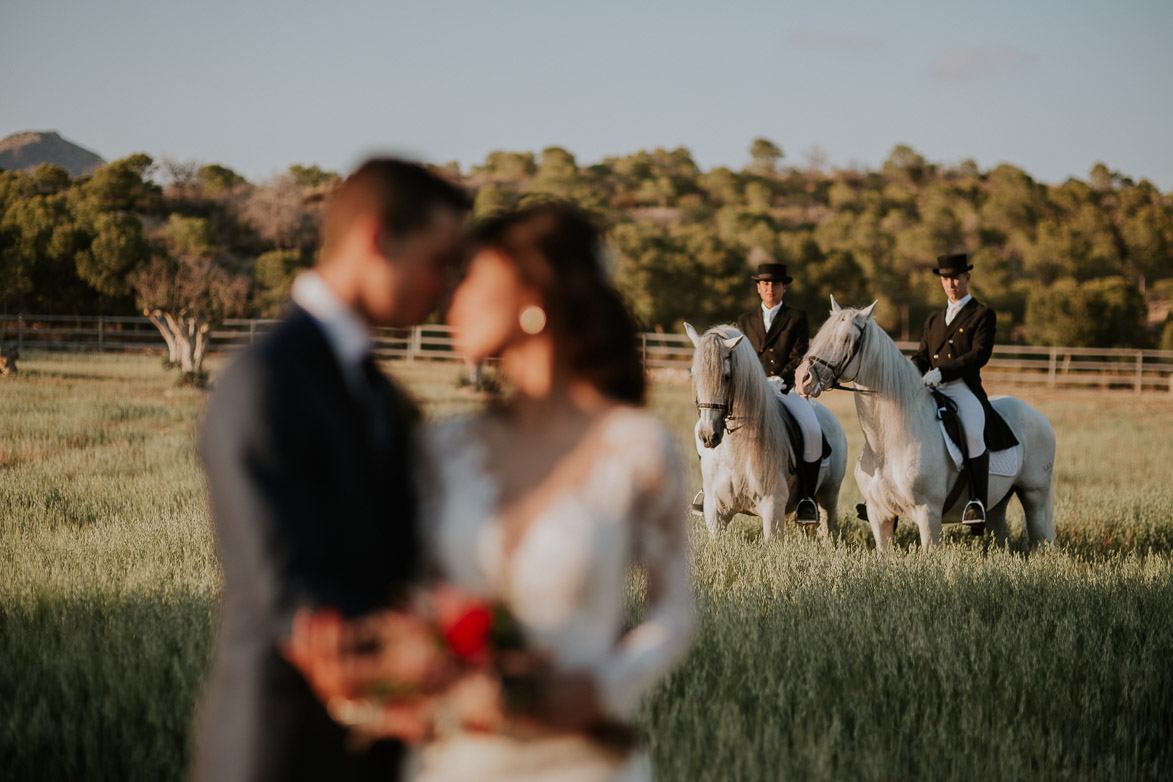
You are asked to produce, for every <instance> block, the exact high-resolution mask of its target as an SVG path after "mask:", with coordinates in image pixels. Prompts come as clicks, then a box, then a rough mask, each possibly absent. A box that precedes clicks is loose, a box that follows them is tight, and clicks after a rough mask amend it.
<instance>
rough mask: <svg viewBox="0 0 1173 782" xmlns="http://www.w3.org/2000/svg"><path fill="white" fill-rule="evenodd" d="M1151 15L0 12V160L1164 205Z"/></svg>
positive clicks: (1161, 67) (1164, 9)
mask: <svg viewBox="0 0 1173 782" xmlns="http://www.w3.org/2000/svg"><path fill="white" fill-rule="evenodd" d="M1171 38H1173V0H1116V1H1115V2H1090V1H1089V0H1013V1H1012V2H1011V1H1008V0H983V2H968V3H953V2H948V1H947V0H932V1H931V2H919V1H917V2H899V0H887V1H886V2H874V1H872V2H868V1H866V0H823V2H810V1H809V0H808V1H807V2H802V3H785V2H779V1H778V0H774V1H773V2H756V1H752V0H724V2H707V3H703V2H692V1H691V0H676V1H675V2H638V0H623V1H622V2H620V1H618V0H593V1H592V2H578V3H563V2H556V1H555V0H546V1H545V2H525V1H514V0H494V1H493V2H481V3H473V2H463V3H462V2H452V1H451V0H430V1H428V0H419V1H415V2H395V1H393V0H383V1H379V0H355V1H354V2H345V1H344V0H336V2H332V3H324V2H310V1H309V0H283V1H282V2H276V1H275V0H265V1H264V2H260V1H258V2H248V1H247V0H202V1H201V2H190V1H184V2H175V0H138V1H132V0H105V1H100V0H88V1H87V0H0V136H4V135H8V134H9V133H13V132H16V131H19V130H49V129H53V130H57V131H59V132H60V133H61V134H62V135H63V136H64V137H66V138H67V139H69V140H71V141H74V142H76V143H79V144H81V145H82V146H85V147H87V148H89V149H92V150H94V151H95V152H97V153H98V154H100V155H102V156H103V157H105V158H106V159H107V160H113V159H115V158H118V157H122V156H124V155H127V154H130V153H132V152H137V151H143V152H147V153H148V154H150V155H153V156H155V157H159V156H162V155H170V156H172V157H176V158H180V159H196V160H199V161H202V162H218V163H222V164H224V165H227V166H229V167H231V168H234V169H236V170H237V171H239V172H241V173H242V174H244V175H245V176H247V177H249V178H250V179H260V178H265V177H267V176H269V175H271V174H273V173H276V172H278V171H282V170H284V169H285V168H287V167H288V166H289V165H290V164H293V163H302V164H310V163H317V164H319V165H321V166H323V167H326V168H331V169H336V170H339V171H342V172H346V171H348V170H349V169H351V168H352V167H353V166H354V165H355V164H356V163H357V162H359V161H360V160H361V159H362V158H363V157H364V156H366V155H367V154H370V153H372V152H395V153H398V154H406V155H409V156H412V157H418V158H422V159H425V160H429V161H432V162H436V163H443V162H447V161H449V160H459V161H460V162H461V164H462V165H464V166H465V167H467V166H468V165H469V164H472V163H478V162H480V161H482V160H483V159H484V157H485V155H486V154H487V153H488V152H489V151H491V150H494V149H512V150H522V149H525V150H533V151H535V152H537V151H539V150H541V148H543V147H545V146H549V145H558V146H563V147H565V148H567V149H569V150H570V151H571V152H573V153H574V154H575V155H576V157H577V158H578V160H579V162H580V163H581V164H589V163H593V162H597V161H599V160H601V159H602V158H603V157H606V156H611V155H626V154H630V153H632V152H635V151H637V150H639V149H651V148H654V147H658V146H660V147H668V148H673V147H677V146H684V147H687V148H688V149H690V150H691V151H692V153H693V156H694V158H695V159H696V161H697V162H698V163H699V164H700V165H701V166H702V167H703V168H711V167H713V166H718V165H728V166H732V167H741V166H742V165H744V164H745V163H746V162H748V152H747V150H748V148H749V144H750V141H751V140H752V139H753V138H755V137H757V136H765V137H767V138H770V139H772V140H773V141H775V142H776V143H777V144H779V145H780V146H781V147H782V149H783V150H784V152H785V153H786V160H785V161H784V164H785V163H790V164H802V163H803V162H804V155H803V153H804V152H806V151H807V150H809V149H810V148H811V147H813V146H815V145H818V146H819V147H821V148H822V149H823V150H824V151H825V152H826V154H827V156H828V160H829V162H830V164H832V165H839V166H846V165H853V164H855V165H863V166H868V167H878V166H879V165H880V164H881V163H882V162H883V160H884V158H885V157H887V155H888V153H889V151H890V150H891V149H892V147H893V146H894V145H895V144H898V143H906V144H910V145H911V146H913V147H914V148H915V149H916V150H917V151H918V152H920V153H921V154H923V155H924V156H925V157H927V158H928V159H930V160H932V161H935V162H944V163H957V162H959V161H961V160H963V159H965V158H969V157H972V158H973V159H975V160H976V161H977V162H978V163H979V164H980V165H981V166H982V167H983V168H988V167H991V166H993V165H996V164H997V163H999V162H1010V163H1013V164H1015V165H1018V166H1021V167H1022V168H1024V169H1026V170H1027V171H1028V172H1030V173H1031V174H1032V175H1034V176H1035V177H1037V178H1038V179H1041V180H1043V181H1046V182H1061V181H1063V180H1064V179H1066V178H1067V177H1069V176H1077V177H1081V178H1086V177H1087V174H1088V171H1089V170H1090V169H1091V167H1092V166H1093V165H1094V164H1095V163H1096V161H1100V160H1102V161H1104V162H1105V163H1107V164H1108V166H1109V168H1111V169H1113V170H1118V171H1121V172H1122V173H1124V174H1127V175H1129V176H1132V177H1134V178H1136V179H1141V178H1147V179H1150V180H1152V181H1153V182H1155V183H1156V184H1157V185H1158V186H1160V187H1161V188H1162V189H1164V190H1170V189H1173V97H1171V94H1173V91H1171V88H1170V82H1171V81H1173V42H1171Z"/></svg>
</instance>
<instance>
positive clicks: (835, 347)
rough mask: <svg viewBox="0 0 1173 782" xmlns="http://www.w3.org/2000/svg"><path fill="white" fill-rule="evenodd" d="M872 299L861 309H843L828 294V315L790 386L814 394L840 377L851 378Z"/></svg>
mask: <svg viewBox="0 0 1173 782" xmlns="http://www.w3.org/2000/svg"><path fill="white" fill-rule="evenodd" d="M875 309H876V302H872V305H871V306H870V307H865V308H864V309H862V310H857V309H853V308H851V307H848V308H847V309H843V308H842V307H840V306H839V304H838V303H837V302H836V301H835V297H834V296H832V297H831V317H830V318H828V319H827V322H826V323H824V324H823V325H822V327H821V328H820V329H819V332H818V333H817V334H815V338H814V339H813V340H811V344H810V348H808V349H807V351H806V356H805V357H804V358H803V361H802V363H801V364H799V365H798V370H797V371H796V372H795V374H794V387H795V389H796V390H797V391H798V393H800V394H802V395H803V396H806V397H816V396H818V395H819V394H821V393H822V392H823V391H825V390H826V389H828V388H831V387H833V386H834V385H835V383H837V382H838V381H840V380H854V379H855V377H856V375H857V374H858V372H859V361H858V360H857V359H858V358H859V356H860V353H861V352H862V350H863V346H864V341H865V335H866V334H867V328H868V324H869V323H870V322H871V319H872V313H873V312H874V311H875Z"/></svg>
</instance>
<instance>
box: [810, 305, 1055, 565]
mask: <svg viewBox="0 0 1173 782" xmlns="http://www.w3.org/2000/svg"><path fill="white" fill-rule="evenodd" d="M875 307H876V305H875V304H874V303H873V304H872V306H870V307H868V308H867V309H863V310H858V309H851V308H848V309H841V308H840V307H839V305H838V304H837V303H836V302H835V297H834V296H832V297H831V317H830V318H829V319H828V320H827V322H826V323H824V324H823V326H822V328H820V329H819V332H818V333H817V334H816V335H815V338H814V340H812V341H811V346H810V349H809V350H807V353H806V358H805V360H804V361H803V363H802V364H801V365H799V367H798V373H797V375H796V378H795V385H796V387H797V390H798V391H799V392H800V393H802V394H803V395H805V396H810V397H816V396H818V395H819V394H820V393H821V392H822V391H824V390H826V389H828V388H832V387H835V386H836V385H837V384H838V382H839V381H851V382H852V384H853V385H854V389H853V390H854V391H855V392H856V394H855V409H856V412H857V413H858V415H859V423H860V427H861V428H862V429H863V435H864V447H863V452H862V453H860V455H859V461H858V462H857V463H856V465H855V481H856V483H858V484H859V490H860V491H861V492H862V493H863V496H864V499H865V500H866V502H867V516H868V522H869V523H870V524H871V527H872V534H873V535H874V536H875V538H876V546H877V548H879V549H880V550H887V549H889V548H890V547H891V545H892V535H893V532H894V531H895V528H896V519H897V517H900V516H903V517H905V518H908V519H912V520H913V521H914V522H916V525H917V527H918V528H919V529H920V540H921V545H922V546H923V547H925V548H929V547H931V546H933V545H935V544H937V543H939V542H940V541H941V522H942V518H944V519H945V520H948V521H960V520H961V510H962V507H963V506H964V505H965V498H964V497H962V499H961V500H959V501H957V502H955V503H954V505H953V507H952V508H948V509H945V508H943V507H942V506H943V505H944V504H945V500H946V498H947V496H948V494H949V490H950V488H951V487H952V486H953V484H954V482H955V481H956V480H957V475H958V470H957V468H956V467H955V465H954V462H953V459H952V458H951V457H950V456H949V455H948V453H947V451H946V446H945V440H944V437H943V436H942V434H941V429H940V424H939V423H938V421H937V415H936V405H935V404H934V403H933V399H932V396H931V394H930V393H929V391H928V389H926V388H925V387H924V385H923V384H922V382H921V376H920V373H919V372H918V371H917V370H916V367H915V366H913V364H912V362H911V361H909V360H908V359H907V358H905V357H904V355H903V354H902V353H901V352H900V349H899V348H897V347H896V343H894V342H893V341H892V340H891V338H889V337H888V335H887V334H886V333H885V332H884V330H883V329H881V328H880V327H879V326H878V325H876V323H875V321H874V320H872V311H873V310H874V309H875ZM991 403H992V404H993V406H994V409H995V410H997V411H998V414H999V415H1001V416H1002V418H1004V419H1005V420H1006V423H1007V424H1009V426H1010V428H1011V429H1012V430H1013V431H1014V434H1015V436H1016V437H1017V438H1018V442H1019V445H1018V446H1016V447H1018V448H1020V449H1021V451H1020V453H1019V458H1018V460H1017V461H1018V470H1017V472H1016V473H1015V474H1013V475H1007V476H1002V475H991V476H990V487H989V499H990V502H989V506H990V507H989V510H988V511H987V514H986V524H987V525H988V526H990V527H991V528H992V530H993V531H994V533H995V535H996V537H997V540H998V542H999V543H1004V542H1005V540H1006V506H1007V504H1008V503H1009V502H1010V497H1011V495H1013V494H1017V495H1018V499H1019V501H1020V502H1021V503H1022V508H1023V510H1024V511H1025V512H1026V530H1027V534H1028V536H1029V538H1030V542H1031V544H1032V545H1034V544H1037V543H1039V542H1042V541H1046V542H1048V543H1049V542H1052V541H1054V539H1055V528H1054V524H1053V523H1052V518H1051V514H1052V508H1051V498H1052V495H1051V481H1052V478H1053V473H1054V469H1053V468H1054V465H1055V430H1054V429H1053V428H1052V427H1051V424H1050V422H1049V421H1047V419H1046V418H1045V417H1043V415H1042V413H1040V412H1038V411H1037V410H1035V409H1034V408H1033V407H1031V406H1030V405H1028V404H1027V403H1025V402H1023V401H1022V400H1020V399H1015V398H1014V397H1008V396H1002V397H994V398H993V399H992V400H991ZM943 511H947V512H945V513H943Z"/></svg>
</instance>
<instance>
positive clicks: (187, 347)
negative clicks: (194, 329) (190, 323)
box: [163, 312, 192, 373]
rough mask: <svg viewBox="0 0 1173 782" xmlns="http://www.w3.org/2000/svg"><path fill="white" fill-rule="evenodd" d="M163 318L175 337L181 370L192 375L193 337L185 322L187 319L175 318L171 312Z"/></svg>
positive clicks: (165, 313)
mask: <svg viewBox="0 0 1173 782" xmlns="http://www.w3.org/2000/svg"><path fill="white" fill-rule="evenodd" d="M163 317H164V318H166V319H167V325H168V326H169V327H170V328H171V331H172V333H173V334H174V335H175V344H176V347H177V349H178V353H179V356H178V358H179V368H180V369H181V370H183V371H184V372H185V373H190V372H191V371H192V368H191V367H192V361H191V359H192V344H191V335H190V334H189V333H188V329H187V328H186V326H187V324H186V323H185V322H184V321H185V320H186V319H185V318H184V317H183V316H182V315H180V316H175V315H172V314H171V313H170V312H164V313H163Z"/></svg>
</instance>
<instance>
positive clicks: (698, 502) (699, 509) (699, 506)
mask: <svg viewBox="0 0 1173 782" xmlns="http://www.w3.org/2000/svg"><path fill="white" fill-rule="evenodd" d="M704 496H705V490H704V489H701V490H700V491H698V492H697V493H696V496H695V497H693V498H692V505H690V506H689V507H688V509H689V510H690V511H692V512H693V513H694V514H695V515H697V516H704V515H705V503H704V500H703V499H702V498H703V497H704Z"/></svg>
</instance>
